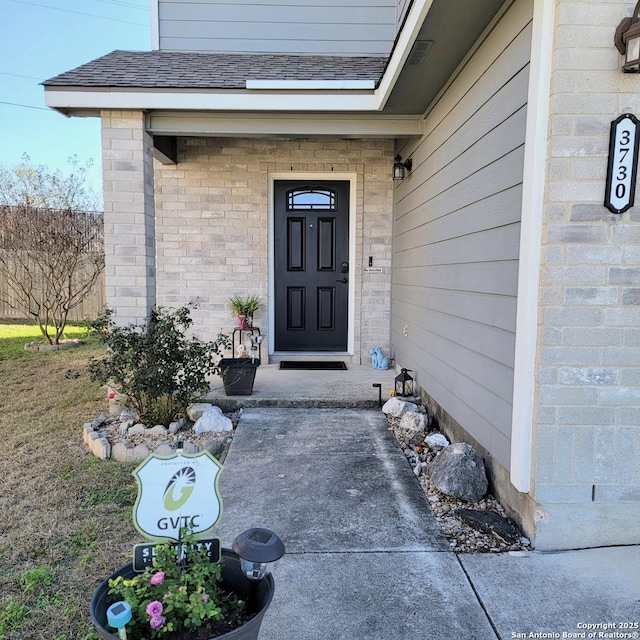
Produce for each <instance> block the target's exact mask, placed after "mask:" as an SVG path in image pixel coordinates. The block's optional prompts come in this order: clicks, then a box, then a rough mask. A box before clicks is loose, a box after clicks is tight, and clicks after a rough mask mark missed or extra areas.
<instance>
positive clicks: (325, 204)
mask: <svg viewBox="0 0 640 640" xmlns="http://www.w3.org/2000/svg"><path fill="white" fill-rule="evenodd" d="M274 237H275V241H274V247H275V255H274V268H275V274H274V280H275V350H276V351H346V350H347V322H348V307H349V183H348V182H345V181H330V182H322V183H320V184H316V183H314V182H309V181H301V180H286V181H284V180H282V181H281V180H279V181H276V183H275V188H274Z"/></svg>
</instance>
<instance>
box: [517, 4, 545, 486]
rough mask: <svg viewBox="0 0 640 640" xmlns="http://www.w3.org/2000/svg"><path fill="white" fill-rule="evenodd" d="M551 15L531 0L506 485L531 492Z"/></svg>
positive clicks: (543, 7) (543, 6) (543, 5)
mask: <svg viewBox="0 0 640 640" xmlns="http://www.w3.org/2000/svg"><path fill="white" fill-rule="evenodd" d="M554 14H555V0H534V7H533V34H532V38H531V63H530V76H529V95H528V102H527V128H526V134H525V154H524V173H523V181H522V221H521V225H520V258H519V273H518V302H517V312H516V344H515V363H514V372H513V378H514V385H513V387H514V388H513V412H512V433H511V472H510V474H511V482H512V483H513V485H514V486H515V487H516V489H518V491H521V492H523V493H528V492H529V491H530V489H531V479H532V478H531V476H532V462H533V459H532V457H533V425H534V420H535V381H536V380H535V378H536V363H537V342H538V310H539V307H538V297H539V286H540V266H541V249H542V245H541V241H542V213H543V207H544V189H545V174H546V162H547V144H548V123H549V101H550V93H551V70H552V66H551V65H552V57H553V19H554Z"/></svg>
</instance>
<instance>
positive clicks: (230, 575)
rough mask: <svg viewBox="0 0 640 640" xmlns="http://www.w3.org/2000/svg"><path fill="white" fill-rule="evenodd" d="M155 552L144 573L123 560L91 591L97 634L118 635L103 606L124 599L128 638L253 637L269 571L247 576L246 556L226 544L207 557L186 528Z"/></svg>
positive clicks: (266, 599)
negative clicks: (219, 553)
mask: <svg viewBox="0 0 640 640" xmlns="http://www.w3.org/2000/svg"><path fill="white" fill-rule="evenodd" d="M239 537H240V536H239ZM282 552H284V550H283V551H282ZM154 554H155V555H154V559H153V566H151V567H147V568H146V569H145V570H144V572H142V573H135V572H134V570H133V567H132V565H131V564H129V565H126V566H125V567H122V568H120V569H119V570H118V571H116V572H114V573H113V574H112V575H111V576H110V577H109V578H107V580H105V581H104V582H103V583H102V584H101V585H100V586H99V587H98V589H97V590H96V592H95V593H94V595H93V599H92V601H91V606H90V613H91V618H92V621H93V623H94V626H95V627H96V629H97V630H98V632H99V633H100V636H101V637H103V638H116V637H117V636H116V635H115V634H114V633H115V632H113V629H111V628H110V624H111V621H109V622H107V621H108V620H109V613H108V609H109V608H110V605H111V606H114V603H117V602H123V601H124V602H125V603H127V605H128V607H129V608H130V611H131V618H130V620H129V621H127V623H126V634H125V637H128V638H130V639H131V640H155V639H157V638H164V639H165V640H209V639H211V638H219V640H223V639H225V640H226V639H228V640H231V639H234V640H256V639H257V637H258V632H259V629H260V624H261V622H262V618H263V617H264V614H265V613H266V610H267V607H268V606H269V604H270V603H271V598H272V596H273V590H274V582H273V578H272V576H271V575H270V574H267V575H266V576H265V577H262V576H261V579H260V580H259V581H251V580H249V579H248V573H247V571H246V569H245V567H244V566H243V563H244V562H245V560H241V559H240V558H239V556H238V555H237V554H235V553H234V552H233V551H231V550H229V549H222V558H221V559H220V561H219V562H212V561H211V559H210V558H209V556H208V555H207V552H206V551H205V549H204V548H203V546H202V545H201V544H198V542H197V540H196V539H195V536H194V535H193V534H192V533H191V532H185V534H184V535H183V536H182V542H181V543H180V544H179V545H178V544H168V543H167V544H158V545H156V546H155V547H154ZM120 637H121V638H122V632H120Z"/></svg>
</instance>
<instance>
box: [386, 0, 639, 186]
mask: <svg viewBox="0 0 640 640" xmlns="http://www.w3.org/2000/svg"><path fill="white" fill-rule="evenodd" d="M639 1H640V0H639ZM412 165H413V162H412V160H411V158H409V159H408V160H405V161H404V162H402V156H401V155H400V154H398V155H397V156H396V157H395V162H394V163H393V179H394V180H404V178H405V176H406V175H407V173H406V172H407V171H411V167H412Z"/></svg>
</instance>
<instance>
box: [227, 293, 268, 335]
mask: <svg viewBox="0 0 640 640" xmlns="http://www.w3.org/2000/svg"><path fill="white" fill-rule="evenodd" d="M261 305H262V300H261V299H260V297H259V296H257V295H255V294H249V295H248V296H247V297H246V298H243V297H242V296H241V295H239V294H237V293H234V294H233V295H232V296H231V297H230V298H229V300H228V301H227V306H228V307H229V309H231V314H232V315H234V316H236V317H237V318H238V326H239V327H240V329H248V328H250V327H252V326H253V315H254V313H255V312H256V311H257V310H258V309H259V308H260V306H261Z"/></svg>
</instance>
